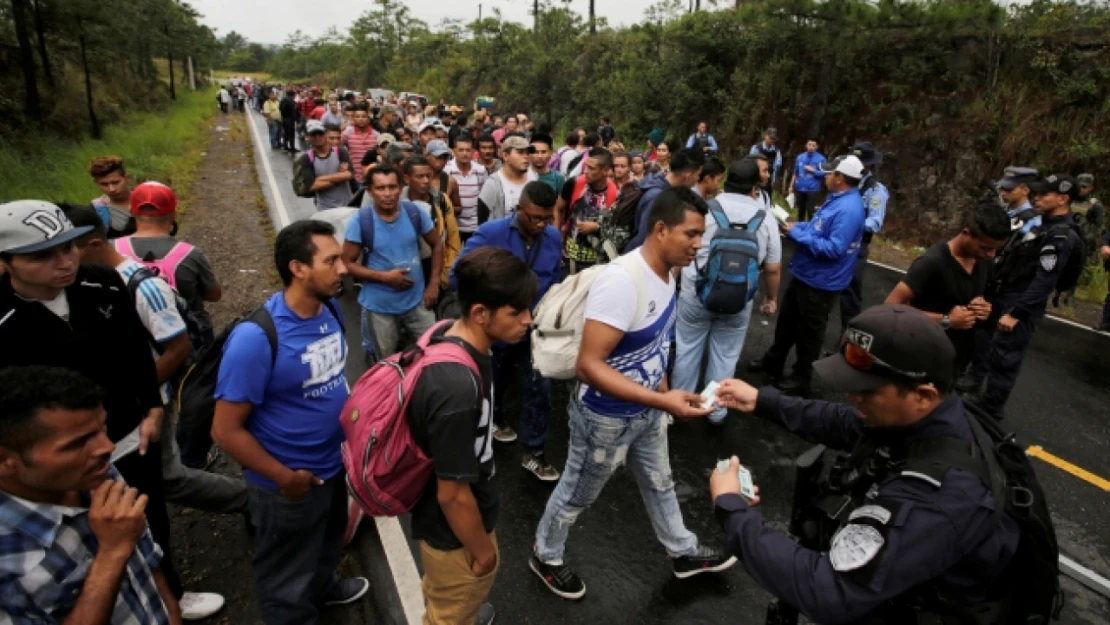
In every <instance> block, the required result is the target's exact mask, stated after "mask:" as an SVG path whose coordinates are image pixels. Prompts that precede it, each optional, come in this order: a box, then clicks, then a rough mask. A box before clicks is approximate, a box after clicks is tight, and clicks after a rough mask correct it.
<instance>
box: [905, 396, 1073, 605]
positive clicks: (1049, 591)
mask: <svg viewBox="0 0 1110 625" xmlns="http://www.w3.org/2000/svg"><path fill="white" fill-rule="evenodd" d="M965 407H966V409H967V418H968V422H969V423H970V425H971V430H972V432H973V433H974V436H975V441H976V444H975V445H974V446H969V445H967V444H966V443H964V442H963V441H954V440H953V441H952V442H951V443H950V444H939V445H938V444H930V445H929V446H928V447H926V448H925V449H924V450H923V451H921V452H920V453H915V452H914V451H912V450H911V453H910V457H909V459H908V460H907V462H906V468H907V469H908V470H919V471H920V472H922V473H926V474H929V473H931V472H933V471H936V470H938V469H939V470H940V471H941V472H942V473H943V471H945V470H947V468H949V467H954V468H959V469H963V470H966V471H968V472H970V473H972V474H974V475H976V476H978V477H979V479H980V480H982V481H983V482H984V483H985V484H987V485H989V486H990V488H991V491H992V492H993V494H994V500H995V516H994V525H995V526H996V527H997V526H998V524H999V523H1000V522H1001V520H1002V515H1003V514H1005V515H1007V516H1009V517H1010V518H1011V519H1013V520H1014V521H1016V522H1017V524H1018V527H1019V528H1020V529H1021V538H1020V539H1019V542H1018V548H1017V551H1016V552H1015V553H1014V555H1013V558H1012V559H1011V560H1010V562H1009V563H1008V564H1007V565H1006V571H1007V572H1006V574H1004V575H1003V576H1002V577H1001V578H1000V579H999V580H998V582H997V586H996V587H995V588H993V589H991V590H992V592H990V593H989V594H988V599H989V600H991V601H992V603H991V604H988V606H989V607H992V608H993V609H983V608H980V609H975V608H968V607H966V606H961V605H952V604H944V603H943V596H941V597H940V601H941V602H942V606H941V608H940V610H939V612H941V613H951V612H956V613H957V614H958V615H960V616H961V618H962V620H961V621H960V622H966V623H976V624H979V623H990V624H992V625H994V624H1000V625H1030V624H1032V623H1039V624H1044V623H1048V622H1049V621H1050V620H1058V619H1059V617H1060V610H1062V609H1063V607H1064V595H1063V592H1062V591H1061V590H1060V580H1059V572H1060V565H1059V557H1060V549H1059V547H1058V546H1057V543H1056V530H1055V528H1054V527H1053V524H1052V517H1051V516H1050V515H1049V512H1048V501H1047V500H1046V499H1045V495H1044V489H1043V488H1042V487H1041V484H1040V482H1039V481H1038V480H1037V475H1036V472H1035V471H1034V470H1033V465H1032V463H1031V462H1030V461H1029V456H1027V455H1026V453H1025V450H1024V449H1022V448H1021V446H1020V445H1019V444H1018V443H1017V441H1016V440H1015V436H1014V434H1013V433H1011V432H1007V431H1005V430H1003V429H1002V427H1001V424H999V423H998V422H997V421H996V420H995V419H994V418H993V417H991V416H990V415H988V414H987V413H986V412H985V411H983V410H982V409H981V408H979V407H978V406H977V405H975V404H974V403H971V402H965ZM932 440H936V439H932ZM927 442H931V441H927ZM941 442H942V443H947V442H949V441H947V440H942V441H941ZM970 447H975V448H977V449H975V450H974V451H973V452H972V453H971V454H969V453H967V450H968V449H969V448H970ZM979 450H981V452H982V453H975V451H979ZM987 450H991V452H992V453H986V452H987ZM976 456H981V457H976ZM926 611H929V612H931V611H932V610H929V609H926Z"/></svg>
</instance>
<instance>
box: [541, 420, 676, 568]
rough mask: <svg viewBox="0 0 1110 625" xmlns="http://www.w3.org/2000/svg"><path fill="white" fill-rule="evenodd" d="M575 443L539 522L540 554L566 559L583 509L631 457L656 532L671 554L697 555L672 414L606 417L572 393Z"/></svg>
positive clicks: (551, 561)
mask: <svg viewBox="0 0 1110 625" xmlns="http://www.w3.org/2000/svg"><path fill="white" fill-rule="evenodd" d="M567 408H568V412H569V416H570V449H569V450H568V451H567V462H566V468H564V469H563V476H562V477H561V478H560V479H559V484H558V486H556V487H555V491H554V492H553V493H551V497H550V498H549V499H548V500H547V509H546V510H544V513H543V518H542V519H540V525H539V527H537V528H536V557H538V558H539V559H540V560H541V561H543V562H545V563H547V564H559V563H561V562H562V560H563V551H564V549H565V547H566V542H567V534H568V533H569V532H570V528H571V526H572V525H574V522H575V520H577V519H578V515H579V514H581V513H582V511H583V510H585V509H586V508H587V507H589V506H590V504H592V503H593V502H594V500H596V499H597V496H598V495H599V494H601V489H602V488H604V486H605V483H606V482H608V481H609V477H610V476H612V475H613V472H614V471H616V469H617V467H619V466H620V465H622V464H625V463H626V462H627V463H628V467H629V469H631V471H632V476H633V477H634V478H635V479H636V484H637V485H638V486H639V487H640V496H641V497H643V499H644V506H646V507H647V512H648V517H649V518H650V519H651V525H652V527H653V528H654V529H655V536H656V537H657V538H658V539H659V542H660V543H662V544H663V548H664V549H666V551H667V554H668V555H670V556H671V557H681V556H691V555H694V554H695V553H696V552H697V550H698V537H697V536H695V535H694V534H693V532H691V531H690V530H688V529H686V526H685V525H684V524H683V522H682V511H681V510H679V508H678V498H677V497H676V496H675V492H674V480H673V479H672V477H671V460H670V456H669V454H668V449H667V417H666V415H664V414H663V413H661V412H659V411H658V410H651V411H649V412H647V413H645V414H643V415H642V416H639V417H633V418H617V417H606V416H604V415H600V414H597V413H596V412H593V411H592V410H590V409H589V408H586V407H585V406H583V405H582V403H581V402H580V401H578V400H577V399H573V398H572V399H571V401H570V403H569V404H568V406H567Z"/></svg>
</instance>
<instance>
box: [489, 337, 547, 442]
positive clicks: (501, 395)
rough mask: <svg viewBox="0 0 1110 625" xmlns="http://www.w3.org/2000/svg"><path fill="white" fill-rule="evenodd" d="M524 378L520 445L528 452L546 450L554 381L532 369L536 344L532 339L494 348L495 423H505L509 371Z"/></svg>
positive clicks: (522, 381)
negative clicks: (533, 350)
mask: <svg viewBox="0 0 1110 625" xmlns="http://www.w3.org/2000/svg"><path fill="white" fill-rule="evenodd" d="M511 373H516V374H517V375H519V376H520V379H521V393H522V395H523V396H522V397H521V403H522V404H523V406H522V408H523V409H522V410H521V412H520V444H521V447H523V448H524V453H526V454H533V455H538V454H542V453H543V445H544V442H545V441H546V440H547V422H548V420H549V418H550V416H551V380H549V379H548V378H545V377H543V376H542V375H540V372H539V371H536V370H535V369H533V368H532V343H531V340H530V339H529V338H527V337H526V338H525V339H524V340H523V341H521V342H519V343H516V344H515V345H505V346H500V347H496V346H495V347H494V348H493V422H494V423H496V424H497V425H505V424H506V422H505V388H506V387H507V386H508V384H507V382H506V379H507V378H508V376H509V374H511Z"/></svg>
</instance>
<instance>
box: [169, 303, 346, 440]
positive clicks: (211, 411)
mask: <svg viewBox="0 0 1110 625" xmlns="http://www.w3.org/2000/svg"><path fill="white" fill-rule="evenodd" d="M324 305H325V306H327V308H328V310H329V311H331V314H332V316H333V317H335V320H336V321H338V322H339V329H340V331H342V332H343V334H344V335H346V333H347V331H346V328H344V326H343V318H342V317H340V316H339V312H338V311H337V310H335V307H333V306H332V304H331V302H324ZM242 323H254V324H257V325H258V326H259V327H261V328H262V331H263V332H264V333H265V334H266V340H267V341H268V342H269V343H270V365H271V366H273V363H274V361H275V360H276V359H277V348H278V342H277V341H278V336H277V326H275V325H274V318H273V317H271V316H270V311H268V310H266V306H264V305H263V306H259V307H258V308H256V309H254V310H253V311H251V312H249V313H247V314H246V315H243V316H242V317H238V318H236V319H235V320H234V321H232V322H231V323H229V324H227V327H225V328H224V329H223V331H222V332H220V334H219V336H217V337H216V338H215V339H214V340H213V341H212V342H211V343H209V344H208V345H206V346H205V347H204V349H202V350H200V351H199V352H197V354H196V357H195V358H194V359H193V363H192V364H191V365H190V366H189V367H188V368H187V369H186V370H185V373H184V375H182V377H181V381H180V382H178V383H177V384H176V385H175V387H174V396H173V398H172V399H171V401H172V402H173V403H174V406H175V407H176V408H177V415H178V419H179V420H180V425H181V427H182V428H183V429H184V430H185V431H186V432H208V431H210V430H211V429H212V418H213V416H215V412H216V382H217V380H218V379H219V377H220V363H221V362H222V361H223V358H224V346H225V345H226V344H227V340H228V338H230V337H231V332H232V330H234V329H235V328H236V327H238V326H239V324H242Z"/></svg>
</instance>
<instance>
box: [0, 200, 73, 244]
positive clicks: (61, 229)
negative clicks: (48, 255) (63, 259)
mask: <svg viewBox="0 0 1110 625" xmlns="http://www.w3.org/2000/svg"><path fill="white" fill-rule="evenodd" d="M92 229H93V227H92V226H81V227H80V228H74V227H73V223H72V222H70V220H69V218H68V217H66V215H65V213H64V212H63V211H62V209H61V208H59V207H58V206H57V205H55V204H51V203H50V202H44V201H42V200H16V201H14V202H7V203H5V204H0V252H4V253H7V254H13V255H14V254H33V253H34V252H41V251H42V250H48V249H50V248H52V247H57V246H59V245H61V244H63V243H68V242H70V241H72V240H74V239H77V238H80V237H82V236H85V235H86V234H88V233H89V232H91V231H92Z"/></svg>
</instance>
